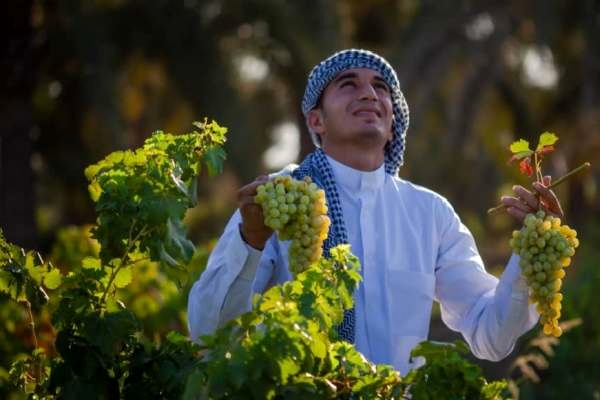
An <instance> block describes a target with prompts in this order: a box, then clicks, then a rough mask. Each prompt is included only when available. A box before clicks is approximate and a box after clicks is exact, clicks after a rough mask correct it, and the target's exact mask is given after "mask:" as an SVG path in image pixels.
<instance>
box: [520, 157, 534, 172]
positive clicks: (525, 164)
mask: <svg viewBox="0 0 600 400" xmlns="http://www.w3.org/2000/svg"><path fill="white" fill-rule="evenodd" d="M519 170H520V171H521V173H522V174H527V176H531V175H533V167H532V166H531V159H530V158H524V159H523V160H522V161H521V162H520V163H519Z"/></svg>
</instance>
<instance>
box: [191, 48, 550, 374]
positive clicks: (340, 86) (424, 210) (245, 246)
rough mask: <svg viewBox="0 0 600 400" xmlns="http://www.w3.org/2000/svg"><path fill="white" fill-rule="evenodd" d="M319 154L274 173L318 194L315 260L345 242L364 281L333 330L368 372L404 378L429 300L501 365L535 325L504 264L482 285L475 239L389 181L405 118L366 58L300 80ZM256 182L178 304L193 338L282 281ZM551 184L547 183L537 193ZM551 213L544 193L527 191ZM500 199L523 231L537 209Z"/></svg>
mask: <svg viewBox="0 0 600 400" xmlns="http://www.w3.org/2000/svg"><path fill="white" fill-rule="evenodd" d="M302 110H303V113H304V115H305V116H306V123H307V125H308V129H309V132H310V134H311V137H312V139H313V142H314V143H315V145H316V146H317V150H315V152H313V153H311V154H310V155H309V156H308V157H307V158H306V159H305V160H304V161H303V162H302V164H301V165H300V166H299V167H297V168H295V166H291V167H289V168H287V169H286V170H284V171H282V172H281V173H288V174H289V173H291V174H292V175H293V176H294V177H296V178H302V177H303V176H306V175H309V176H311V177H312V178H313V180H314V181H315V182H316V183H317V184H318V185H319V186H320V187H322V188H323V189H325V191H326V195H327V201H328V205H329V216H330V218H331V220H332V225H331V227H330V231H329V237H328V239H327V240H326V242H325V244H324V250H325V253H327V251H328V250H329V249H330V248H331V247H333V246H334V245H336V244H339V243H343V242H348V243H350V245H351V248H352V251H353V252H354V254H356V255H357V256H358V258H359V259H360V261H361V265H362V269H361V274H362V276H363V281H362V283H361V284H360V286H359V288H358V290H357V291H356V293H355V306H354V309H352V310H350V311H349V312H347V313H346V315H345V317H344V322H343V324H342V326H341V327H340V335H341V337H342V338H343V339H346V340H349V341H351V342H354V343H355V344H356V347H357V349H358V350H359V351H361V352H362V353H363V354H365V356H366V357H367V358H369V359H370V360H371V361H373V362H376V363H385V364H392V365H393V366H394V367H395V368H396V369H397V370H399V371H400V373H401V374H406V373H407V372H408V370H409V369H411V368H413V367H415V364H413V362H412V361H411V360H409V355H410V351H411V349H412V348H413V347H414V346H415V345H416V344H418V343H419V342H421V341H423V340H426V339H427V335H428V331H429V322H430V312H431V306H432V302H433V300H437V301H439V302H440V304H441V310H442V319H443V321H444V322H445V323H446V325H447V326H448V327H450V328H451V329H453V330H455V331H459V332H461V333H462V334H463V336H464V337H465V339H466V341H467V342H468V344H469V346H470V347H471V350H472V351H473V353H474V354H475V355H476V356H478V357H480V358H485V359H490V360H499V359H501V358H503V357H505V356H506V355H508V354H509V353H510V351H511V350H512V348H513V346H514V343H515V341H516V339H517V338H518V337H519V336H520V335H521V334H523V333H524V332H526V331H527V330H529V329H530V328H531V327H532V326H533V325H534V324H535V322H536V321H537V318H538V315H537V313H536V312H535V309H534V308H533V307H532V306H530V305H529V304H528V289H527V286H526V285H525V281H524V279H523V278H522V277H521V275H520V272H519V266H518V256H516V255H513V256H512V257H511V258H510V260H509V262H508V265H507V267H506V270H505V271H504V273H503V274H502V276H501V278H500V279H499V280H498V279H496V278H495V277H494V276H492V275H490V274H488V273H487V272H486V271H485V269H484V266H483V263H482V260H481V258H480V256H479V254H478V251H477V248H476V246H475V243H474V240H473V237H472V236H471V234H470V232H469V231H468V229H467V228H466V227H465V226H464V225H463V224H462V223H461V222H460V219H459V218H458V216H457V215H456V213H455V212H454V210H453V209H452V207H451V205H450V204H449V203H448V201H447V200H445V199H444V198H443V197H442V196H440V195H438V194H436V193H434V192H432V191H430V190H427V189H425V188H422V187H419V186H416V185H413V184H411V183H410V182H407V181H405V180H402V179H400V178H398V177H397V172H398V169H399V167H400V166H401V164H402V159H403V152H404V142H405V141H404V139H405V133H406V129H407V127H408V107H407V105H406V102H405V100H404V97H403V95H402V92H401V91H400V86H399V82H398V79H397V77H396V73H395V72H394V70H393V68H392V67H391V66H390V65H389V64H388V63H387V61H385V60H384V59H383V58H381V57H380V56H378V55H376V54H374V53H372V52H369V51H365V50H356V49H351V50H345V51H342V52H339V53H336V54H334V55H332V56H331V57H329V58H328V59H326V60H324V61H323V62H321V63H320V64H318V65H317V66H316V67H315V68H314V69H313V70H312V72H311V73H310V75H309V77H308V83H307V87H306V92H305V95H304V99H303V102H302ZM267 179H268V178H267V177H264V176H263V177H259V178H258V179H257V180H256V181H254V182H252V183H250V184H248V185H247V186H245V187H243V188H242V189H240V191H239V210H238V211H237V212H236V213H235V214H234V215H233V217H232V218H231V220H230V221H229V223H228V224H227V227H226V228H225V232H224V233H223V236H221V238H220V240H219V242H218V244H217V246H216V247H215V249H214V251H213V253H212V254H211V257H210V259H209V262H208V266H207V268H206V271H205V272H204V273H203V274H202V276H201V277H200V279H199V280H198V282H196V283H195V285H194V286H193V288H192V290H191V293H190V297H189V303H188V318H189V326H190V331H191V335H192V338H193V339H197V338H198V336H199V335H201V334H207V333H211V332H213V331H214V330H215V329H216V328H217V327H218V326H220V325H222V324H223V323H225V322H227V321H228V320H230V319H232V318H235V317H236V316H238V315H240V314H241V313H243V312H244V311H247V310H249V309H250V306H251V297H252V294H253V293H256V292H263V291H265V290H266V289H268V288H269V287H270V286H272V285H275V284H278V283H281V282H284V281H286V280H288V279H290V278H291V275H290V273H289V271H288V268H287V249H288V247H289V243H287V242H281V241H279V240H278V238H277V237H276V235H273V232H272V231H271V230H270V229H269V228H267V227H266V226H265V225H264V223H263V216H262V212H261V209H260V207H259V206H258V205H256V204H255V203H254V200H253V198H254V195H255V194H256V187H257V186H258V185H260V184H262V183H264V182H266V181H267ZM546 184H549V182H546ZM535 189H536V190H537V192H538V193H539V195H540V196H541V199H542V200H543V202H544V204H545V205H546V206H547V208H549V209H550V210H551V211H553V212H555V213H557V214H561V210H560V204H559V203H558V201H557V200H556V197H555V196H554V194H553V193H552V192H551V191H549V190H548V189H546V187H545V186H543V185H539V186H538V187H536V188H535ZM515 192H516V194H517V197H506V198H503V200H502V201H503V203H504V204H505V206H506V207H507V212H508V213H509V214H510V215H512V216H513V217H515V218H516V219H517V220H518V221H522V219H523V218H524V216H525V214H526V213H528V212H531V211H533V210H535V209H537V206H538V200H537V198H536V196H534V195H533V194H532V193H531V192H529V191H527V190H526V189H524V188H522V187H517V188H516V190H515Z"/></svg>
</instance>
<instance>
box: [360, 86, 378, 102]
mask: <svg viewBox="0 0 600 400" xmlns="http://www.w3.org/2000/svg"><path fill="white" fill-rule="evenodd" d="M359 98H360V99H361V100H377V92H376V91H375V88H374V87H373V85H371V83H370V82H365V83H362V84H361V85H360V86H359Z"/></svg>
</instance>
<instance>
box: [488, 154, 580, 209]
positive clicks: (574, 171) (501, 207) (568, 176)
mask: <svg viewBox="0 0 600 400" xmlns="http://www.w3.org/2000/svg"><path fill="white" fill-rule="evenodd" d="M589 167H591V164H590V163H589V162H584V163H583V164H581V165H580V166H579V167H577V168H575V169H572V170H571V171H569V172H567V173H566V174H565V175H563V176H561V177H560V178H558V179H557V180H556V181H554V182H552V184H551V185H550V186H548V189H552V188H554V187H556V186H558V185H560V184H561V183H563V182H564V181H566V180H567V179H569V178H570V177H572V176H573V175H575V174H577V173H579V172H581V171H583V170H584V169H587V168H589ZM503 208H506V206H505V205H504V204H499V205H497V206H496V207H493V208H490V209H489V210H487V213H488V214H493V213H495V212H497V211H500V210H502V209H503Z"/></svg>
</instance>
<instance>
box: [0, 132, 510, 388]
mask: <svg viewBox="0 0 600 400" xmlns="http://www.w3.org/2000/svg"><path fill="white" fill-rule="evenodd" d="M198 128H200V130H201V131H200V132H197V131H194V132H192V133H190V134H186V135H178V136H174V135H170V134H165V133H162V132H157V133H155V134H154V135H153V136H152V137H151V138H149V139H148V140H147V141H146V143H145V144H144V146H143V147H142V148H140V149H138V150H135V151H124V152H117V153H113V154H111V155H109V156H108V157H106V158H105V159H104V160H102V161H100V162H99V163H97V164H95V165H92V166H90V167H89V168H88V169H87V170H86V176H87V177H88V179H89V180H90V187H89V189H90V194H91V196H92V199H93V200H94V201H95V203H96V210H97V212H98V222H97V225H96V226H94V227H92V228H91V229H90V227H84V228H81V229H75V228H72V229H69V230H67V231H65V232H63V233H62V234H61V235H59V236H60V237H61V240H60V241H59V242H58V243H57V246H56V247H55V249H54V251H53V252H52V257H53V258H54V259H55V260H60V262H61V263H63V262H64V263H75V265H61V268H62V271H63V272H61V270H60V269H58V268H56V267H54V266H53V265H52V263H51V262H44V261H43V259H42V257H41V256H40V255H39V254H37V253H36V252H32V251H25V250H23V249H20V248H18V247H17V246H14V245H11V244H9V243H7V242H6V241H5V240H4V237H3V236H0V268H1V269H0V278H2V280H1V281H0V282H1V284H2V286H0V288H1V289H2V290H3V291H4V292H5V293H6V294H7V295H9V296H10V297H11V298H12V299H13V300H16V301H18V302H21V303H23V304H25V305H26V306H27V310H28V316H29V320H30V328H31V336H32V337H33V339H34V340H33V342H34V343H33V351H32V352H31V354H30V355H29V356H27V357H23V358H19V359H15V360H14V362H13V363H12V366H11V368H10V371H9V375H10V380H11V382H12V383H13V384H14V385H15V386H16V387H18V388H19V389H20V391H21V392H22V393H25V394H27V395H28V396H29V397H30V398H38V399H53V398H61V399H79V398H82V397H85V398H91V399H94V398H98V399H101V398H124V399H128V398H138V397H139V396H140V393H143V394H144V397H145V398H156V399H172V398H178V397H181V396H183V397H184V398H188V399H192V398H197V397H199V398H207V399H218V398H232V397H233V398H236V397H237V398H248V397H251V398H257V399H263V398H286V399H287V398H290V399H295V398H296V399H304V398H307V397H310V398H322V399H344V398H357V399H371V398H385V399H392V398H401V397H402V396H405V395H408V394H409V393H410V392H411V391H412V388H414V390H415V397H414V398H419V397H418V396H420V393H424V392H423V390H424V389H423V388H424V387H427V391H428V392H430V391H431V392H432V393H442V392H443V393H446V394H451V395H452V396H453V397H454V398H471V396H473V395H475V394H476V395H477V396H479V398H483V399H492V398H499V397H498V396H499V393H500V391H501V390H502V388H503V387H504V386H503V384H502V383H492V384H488V383H487V382H486V381H485V380H484V379H483V377H482V375H481V371H480V370H479V369H478V368H476V367H474V366H472V365H471V364H469V363H468V362H467V361H465V360H463V359H462V358H461V357H460V355H459V353H458V352H457V351H456V350H455V347H445V348H441V347H440V348H439V349H436V348H435V346H434V345H432V344H423V345H422V346H421V347H420V348H418V349H417V352H416V353H415V354H414V355H415V356H426V357H427V358H428V361H429V362H428V364H427V367H425V368H423V369H420V370H418V372H415V373H412V374H410V375H408V376H407V377H405V378H404V379H403V378H401V377H400V375H399V373H398V372H397V371H394V370H393V368H392V367H391V366H386V365H374V364H373V363H371V362H369V361H368V360H366V358H365V357H364V356H363V355H362V354H360V353H359V352H358V351H357V350H356V349H355V348H354V346H353V345H351V344H349V343H346V342H342V341H338V340H337V331H336V326H337V325H338V324H339V323H340V322H341V321H342V318H343V313H344V310H345V309H348V308H350V307H352V295H353V292H354V290H355V289H356V287H357V285H358V283H359V281H360V274H359V272H358V269H359V263H358V259H357V258H356V257H355V256H353V255H352V254H351V252H350V248H349V245H340V246H338V247H336V248H334V249H332V250H331V252H330V254H331V257H330V258H321V259H319V260H318V261H317V262H315V263H313V264H312V265H311V266H310V267H309V268H308V269H307V270H306V271H304V272H303V273H301V274H299V275H297V277H296V279H294V280H293V281H290V282H287V283H285V284H283V285H280V286H274V287H272V288H271V289H269V290H268V291H267V292H265V293H264V294H262V295H257V296H256V297H255V299H254V301H253V309H252V310H251V311H250V312H248V313H245V314H243V315H242V316H240V317H239V318H237V319H236V320H234V321H231V322H229V323H228V324H226V325H225V326H224V327H222V328H221V329H219V330H218V331H217V332H215V334H213V335H208V336H204V337H202V338H201V342H202V344H201V345H198V344H195V343H193V342H191V341H190V340H189V339H188V338H186V337H184V336H182V335H181V334H179V333H176V332H171V333H168V334H166V335H164V332H161V331H159V330H154V331H150V332H144V331H143V328H142V322H143V321H144V318H145V317H147V316H148V315H147V314H146V315H144V313H143V310H144V306H136V305H135V304H136V303H135V302H136V299H138V298H139V297H138V296H143V292H144V288H148V287H161V292H162V293H169V291H170V290H171V289H168V286H169V284H171V285H172V284H173V281H174V280H177V281H179V279H180V277H181V276H182V274H181V273H179V272H181V270H185V268H184V267H183V266H186V267H187V266H189V265H190V264H192V265H193V264H194V263H201V262H202V260H206V257H205V255H206V251H200V252H196V255H195V257H194V258H192V254H191V253H192V251H193V247H192V246H191V243H190V242H189V241H188V239H187V238H186V236H185V232H184V231H183V225H182V219H183V217H184V214H185V211H186V209H187V208H189V207H192V206H194V204H195V203H196V200H197V199H196V189H195V185H196V183H195V182H196V179H197V176H198V174H199V173H200V171H201V168H206V169H207V170H208V172H209V173H210V172H218V171H219V170H220V164H221V161H222V159H223V158H224V153H223V152H222V151H221V150H220V145H221V144H222V143H223V141H224V134H225V129H224V128H221V127H219V126H218V125H217V124H216V123H214V122H213V123H211V124H207V123H206V122H205V123H204V124H200V125H198ZM90 233H91V235H93V236H94V238H95V239H96V240H97V241H95V240H94V239H92V238H91V237H90ZM194 268H195V267H194ZM173 270H178V271H179V272H177V273H173V272H172V271H173ZM159 271H161V273H164V274H166V275H165V276H167V277H168V278H169V279H166V280H162V281H161V280H158V281H157V280H153V277H157V276H158V275H159ZM138 275H140V276H141V277H142V278H141V279H136V277H137V276H138ZM134 282H136V283H137V284H138V285H139V286H137V288H136V286H135V283H134ZM161 285H162V286H161ZM132 288H133V289H132ZM48 291H51V293H52V294H53V300H54V299H55V300H54V301H50V302H49V296H48V294H47V293H48ZM52 291H53V292H52ZM171 293H173V292H171ZM153 300H155V299H153ZM153 300H151V301H153ZM142 304H143V302H142ZM146 305H148V303H146ZM44 307H49V308H50V309H51V315H52V318H51V322H52V329H53V330H54V331H55V333H56V334H55V341H54V345H53V346H52V348H46V347H42V346H39V345H38V342H37V338H36V327H35V323H34V313H35V311H36V310H39V309H41V308H44ZM134 311H135V312H134ZM136 314H138V315H136ZM150 314H152V312H150ZM163 335H164V336H163ZM456 346H457V347H456V349H458V350H463V347H464V344H463V345H460V344H459V345H456ZM461 346H463V347H461ZM440 349H441V350H440ZM419 390H420V391H419Z"/></svg>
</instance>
